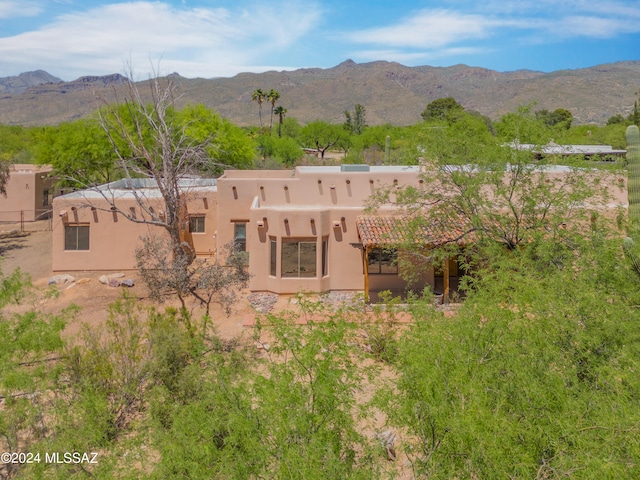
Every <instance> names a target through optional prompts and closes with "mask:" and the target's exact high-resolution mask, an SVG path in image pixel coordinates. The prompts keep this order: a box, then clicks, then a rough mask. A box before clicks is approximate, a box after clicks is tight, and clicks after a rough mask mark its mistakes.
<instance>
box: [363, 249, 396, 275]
mask: <svg viewBox="0 0 640 480" xmlns="http://www.w3.org/2000/svg"><path fill="white" fill-rule="evenodd" d="M368 260H369V267H368V271H369V275H397V274H398V251H397V250H396V249H389V248H374V249H372V250H371V251H370V252H369V256H368Z"/></svg>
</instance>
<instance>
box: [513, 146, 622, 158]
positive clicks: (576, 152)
mask: <svg viewBox="0 0 640 480" xmlns="http://www.w3.org/2000/svg"><path fill="white" fill-rule="evenodd" d="M509 146H510V147H511V148H515V149H517V150H526V151H530V152H533V153H534V155H535V157H536V158H537V159H538V160H539V159H542V158H548V157H560V158H566V157H580V158H584V159H585V160H592V161H598V162H615V161H618V160H625V159H626V155H627V151H626V150H615V149H614V148H613V147H612V146H610V145H558V144H556V143H553V142H550V143H548V144H547V145H542V146H541V145H534V144H531V143H520V144H515V143H511V144H509Z"/></svg>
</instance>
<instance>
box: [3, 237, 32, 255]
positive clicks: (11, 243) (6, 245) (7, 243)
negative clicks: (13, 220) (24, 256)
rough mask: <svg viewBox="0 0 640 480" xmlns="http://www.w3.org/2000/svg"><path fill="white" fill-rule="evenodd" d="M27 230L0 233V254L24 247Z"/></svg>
mask: <svg viewBox="0 0 640 480" xmlns="http://www.w3.org/2000/svg"><path fill="white" fill-rule="evenodd" d="M29 235H30V234H29V233H28V232H11V233H3V234H1V235H0V255H4V254H5V253H6V252H9V251H11V250H18V249H21V248H24V247H25V246H26V245H25V242H26V240H27V238H28V237H29Z"/></svg>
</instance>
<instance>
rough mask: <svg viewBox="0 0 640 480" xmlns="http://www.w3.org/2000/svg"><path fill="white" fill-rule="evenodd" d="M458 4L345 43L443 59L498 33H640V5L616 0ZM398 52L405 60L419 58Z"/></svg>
mask: <svg viewBox="0 0 640 480" xmlns="http://www.w3.org/2000/svg"><path fill="white" fill-rule="evenodd" d="M452 5H453V4H452ZM456 5H457V6H458V8H463V7H464V12H463V11H462V10H451V9H449V10H442V9H439V10H438V9H436V10H433V9H432V10H426V9H425V10H420V11H417V12H413V13H412V14H411V15H410V16H407V17H405V18H403V19H401V20H400V21H398V22H397V23H395V24H391V25H388V26H383V27H378V28H372V29H364V30H360V31H357V32H354V33H348V34H345V38H348V39H349V40H351V41H353V42H356V43H359V44H367V45H372V46H385V47H396V48H407V49H416V48H417V49H422V50H424V51H432V53H431V54H430V55H434V54H436V55H440V53H439V51H442V52H449V53H443V54H442V56H445V55H449V54H450V53H451V50H448V49H450V48H451V47H452V46H454V45H456V46H464V45H469V46H470V48H474V47H475V44H476V43H477V42H478V41H483V40H486V39H489V38H491V37H498V36H499V35H502V34H508V35H510V36H511V39H512V40H511V41H513V42H518V41H521V42H526V43H550V42H554V41H557V40H561V39H567V38H579V37H589V38H596V39H598V38H613V37H616V36H617V35H620V34H628V33H639V32H640V4H635V5H630V4H629V3H628V2H624V1H619V0H608V1H606V0H605V1H603V2H593V1H592V0H565V1H558V0H536V1H533V0H491V1H488V2H471V3H466V2H457V3H456ZM375 50H377V49H371V51H372V52H373V51H375ZM377 51H380V50H377ZM383 51H384V50H383ZM436 51H438V52H436ZM397 53H398V55H407V57H408V58H414V57H415V56H419V55H420V54H418V53H413V52H404V53H401V52H397ZM430 58H432V57H430Z"/></svg>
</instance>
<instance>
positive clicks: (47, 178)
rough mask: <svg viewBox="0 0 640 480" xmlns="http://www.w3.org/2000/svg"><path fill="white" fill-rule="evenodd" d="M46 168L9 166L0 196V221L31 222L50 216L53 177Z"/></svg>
mask: <svg viewBox="0 0 640 480" xmlns="http://www.w3.org/2000/svg"><path fill="white" fill-rule="evenodd" d="M52 171H53V168H52V167H51V166H50V165H32V164H13V165H11V167H10V169H9V180H8V181H7V184H6V190H7V195H6V196H4V195H0V222H21V221H23V222H33V221H36V220H44V219H47V218H49V217H50V215H51V208H52V207H51V204H52V199H53V188H54V183H55V178H53V177H52V176H51V172H52Z"/></svg>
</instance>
